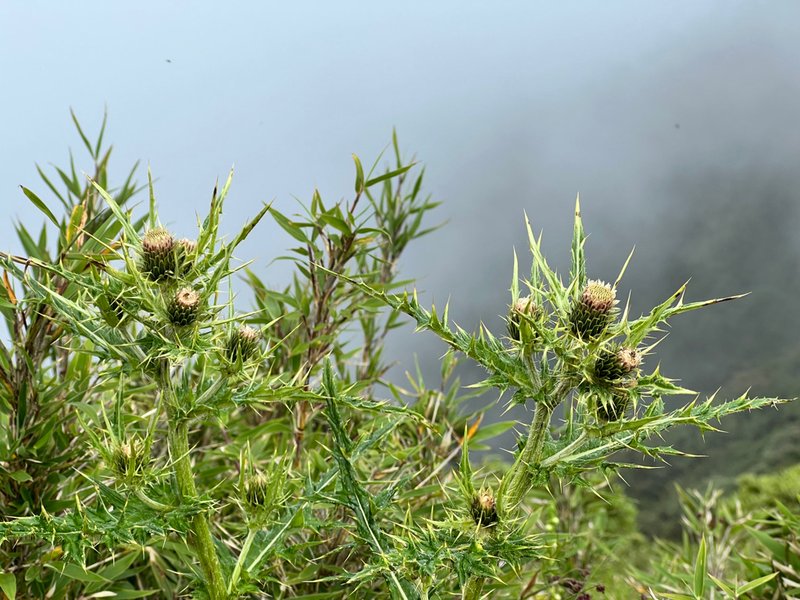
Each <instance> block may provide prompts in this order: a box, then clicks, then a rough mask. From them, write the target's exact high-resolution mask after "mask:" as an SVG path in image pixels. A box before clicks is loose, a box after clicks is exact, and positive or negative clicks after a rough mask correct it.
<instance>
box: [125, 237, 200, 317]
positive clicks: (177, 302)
mask: <svg viewBox="0 0 800 600" xmlns="http://www.w3.org/2000/svg"><path fill="white" fill-rule="evenodd" d="M196 257H197V242H194V241H192V240H188V239H180V240H175V238H174V237H173V236H172V234H171V233H170V232H169V231H167V230H166V229H164V228H163V227H156V228H154V229H150V230H148V231H147V232H145V234H144V236H143V237H142V249H141V257H140V263H139V268H140V270H141V271H142V273H144V274H145V275H146V276H147V278H148V279H149V280H150V281H153V282H157V283H169V282H172V281H173V280H175V279H176V278H179V277H185V276H186V275H188V274H189V272H190V271H191V269H192V268H193V267H194V263H195V260H196ZM166 304H167V307H166V308H167V316H168V318H169V322H170V323H171V324H172V325H174V326H175V327H186V326H188V325H191V324H193V323H194V322H195V321H197V318H198V316H199V315H200V312H201V308H202V307H201V296H200V294H199V293H198V292H197V290H195V289H193V288H191V287H181V288H180V289H178V290H177V291H176V292H174V293H172V294H171V296H170V297H169V298H168V299H167V302H166Z"/></svg>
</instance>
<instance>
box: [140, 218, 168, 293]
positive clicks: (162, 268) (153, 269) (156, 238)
mask: <svg viewBox="0 0 800 600" xmlns="http://www.w3.org/2000/svg"><path fill="white" fill-rule="evenodd" d="M141 269H142V272H143V273H145V274H146V275H147V277H148V278H149V279H150V280H151V281H160V280H162V279H167V278H169V277H173V276H174V275H175V239H174V238H173V237H172V234H171V233H170V232H169V231H167V230H166V229H163V228H161V227H158V228H156V229H151V230H149V231H147V232H146V233H145V234H144V237H143V238H142V262H141Z"/></svg>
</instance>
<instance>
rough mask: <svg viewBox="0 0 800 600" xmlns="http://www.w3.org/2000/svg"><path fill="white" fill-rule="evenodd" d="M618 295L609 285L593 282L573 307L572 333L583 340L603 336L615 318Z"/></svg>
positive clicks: (571, 318) (590, 282)
mask: <svg viewBox="0 0 800 600" xmlns="http://www.w3.org/2000/svg"><path fill="white" fill-rule="evenodd" d="M616 304H617V294H616V292H615V291H614V288H612V287H611V286H610V285H608V284H607V283H603V282H602V281H597V280H591V281H589V283H588V284H587V285H586V287H585V288H584V290H583V292H582V293H581V295H580V297H579V298H578V299H577V300H576V302H575V303H574V304H573V306H572V312H571V313H570V316H569V322H570V328H571V330H572V333H574V334H575V335H576V336H578V337H580V338H583V339H593V338H596V337H598V336H599V335H600V334H602V333H603V332H604V331H605V330H606V328H607V327H608V326H609V325H610V324H611V321H612V320H613V318H614V306H615V305H616Z"/></svg>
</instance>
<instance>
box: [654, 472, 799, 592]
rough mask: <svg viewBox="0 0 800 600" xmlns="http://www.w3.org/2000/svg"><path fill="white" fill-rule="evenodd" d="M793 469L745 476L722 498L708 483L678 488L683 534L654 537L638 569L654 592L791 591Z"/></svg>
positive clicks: (794, 574)
mask: <svg viewBox="0 0 800 600" xmlns="http://www.w3.org/2000/svg"><path fill="white" fill-rule="evenodd" d="M797 471H798V467H797V466H795V467H792V468H790V469H787V470H785V471H783V472H780V473H776V474H774V475H766V476H760V477H757V476H753V475H747V476H744V477H742V478H741V480H740V487H739V489H738V491H737V492H736V493H735V494H732V495H730V496H729V497H725V496H724V495H723V494H722V492H720V491H719V490H716V489H713V488H711V487H710V488H709V489H708V490H707V491H706V492H704V493H700V492H697V491H692V492H686V491H684V490H683V489H681V488H679V489H678V492H679V495H680V498H681V508H682V510H683V515H684V516H683V520H682V524H683V535H682V541H681V543H680V544H676V543H672V542H660V543H659V547H658V550H659V551H658V553H657V555H656V557H655V558H654V561H653V563H652V565H649V567H650V568H649V569H648V570H647V571H644V570H642V571H640V573H639V577H640V578H641V580H642V581H645V582H646V583H647V584H648V586H649V588H650V589H651V590H653V591H654V593H655V594H656V597H665V598H707V597H714V595H717V596H719V595H720V592H721V593H722V594H723V597H726V598H756V599H764V600H768V599H769V600H771V599H775V598H787V599H791V598H797V597H798V595H797V589H798V587H800V544H798V540H797V535H798V532H799V531H800V495H799V494H800V485H798V481H797ZM778 482H786V483H784V484H782V485H779V484H778ZM792 488H793V492H794V493H793V494H792V493H791V492H790V490H792ZM783 499H786V500H788V502H787V503H786V504H784V503H783V502H782V500H783ZM756 500H757V502H756ZM701 563H702V564H701ZM654 567H655V568H654Z"/></svg>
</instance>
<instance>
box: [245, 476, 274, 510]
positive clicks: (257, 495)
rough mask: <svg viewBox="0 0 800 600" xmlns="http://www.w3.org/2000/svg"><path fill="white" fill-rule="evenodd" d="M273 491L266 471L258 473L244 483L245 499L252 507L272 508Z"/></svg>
mask: <svg viewBox="0 0 800 600" xmlns="http://www.w3.org/2000/svg"><path fill="white" fill-rule="evenodd" d="M273 495H274V494H273V491H272V490H271V489H270V480H269V478H268V477H267V476H266V475H265V474H264V473H256V474H255V475H252V476H250V477H248V478H247V481H246V482H245V484H244V499H245V502H247V504H249V505H250V506H252V507H263V508H270V507H269V506H268V505H269V504H270V503H271V501H272V497H273Z"/></svg>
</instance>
